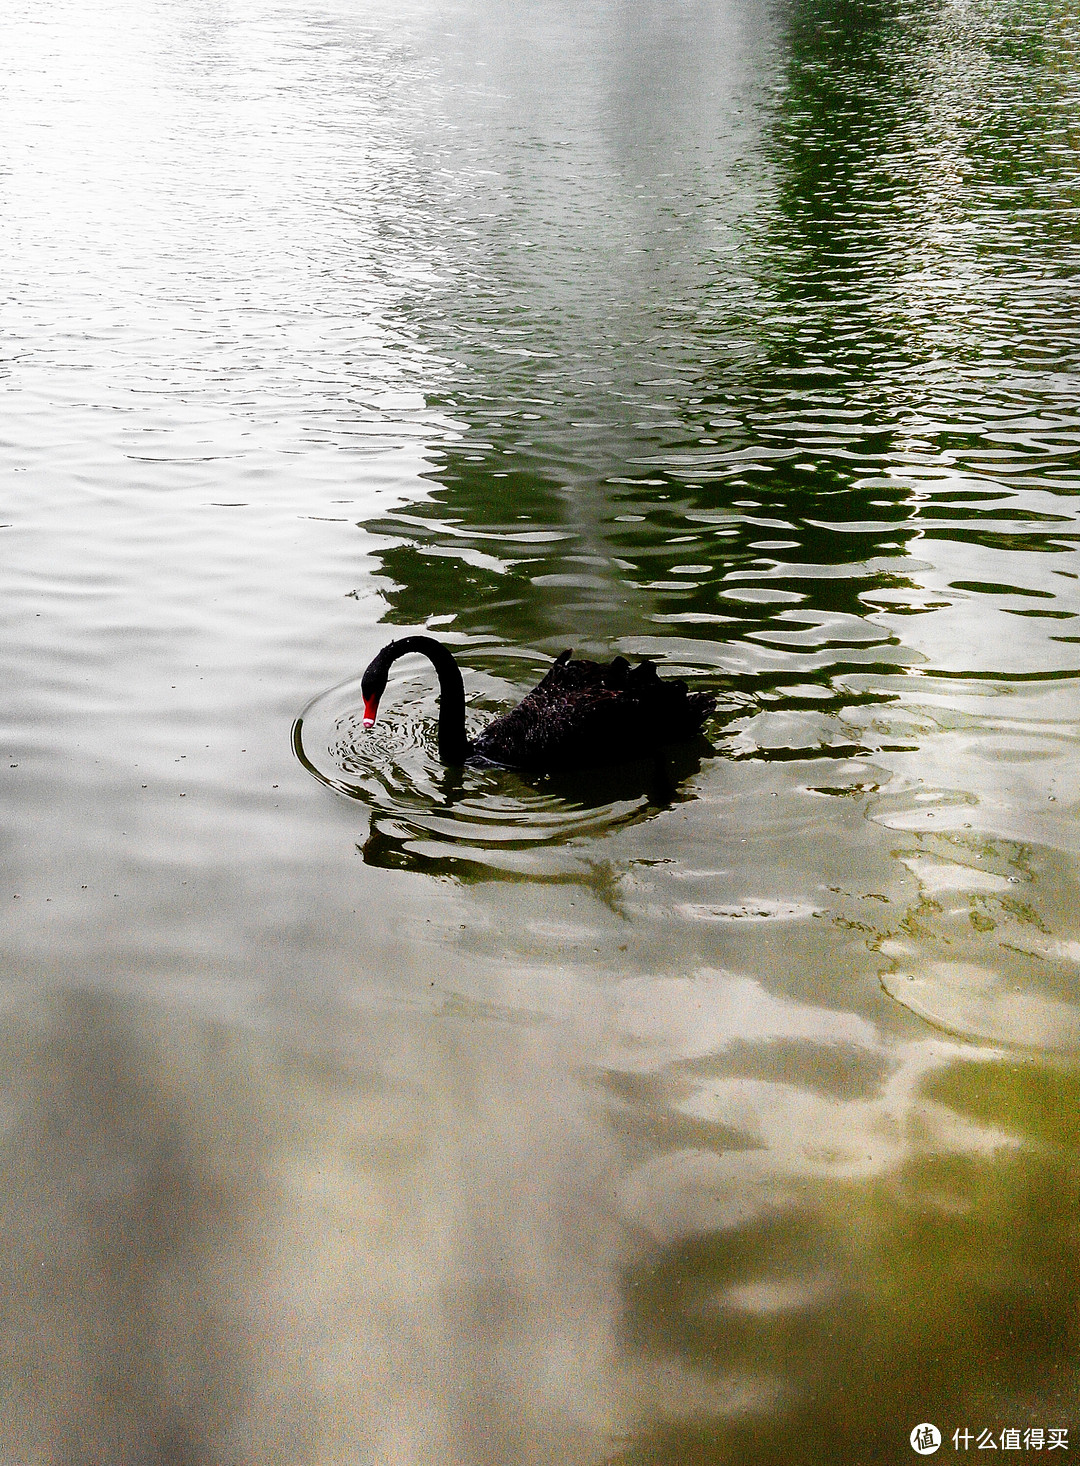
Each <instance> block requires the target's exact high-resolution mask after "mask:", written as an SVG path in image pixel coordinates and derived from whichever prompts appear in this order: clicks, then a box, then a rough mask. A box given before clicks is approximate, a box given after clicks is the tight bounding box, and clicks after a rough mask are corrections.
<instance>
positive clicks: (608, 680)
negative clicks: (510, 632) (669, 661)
mask: <svg viewBox="0 0 1080 1466" xmlns="http://www.w3.org/2000/svg"><path fill="white" fill-rule="evenodd" d="M409 652H420V653H422V654H423V655H424V656H425V657H428V658H429V659H430V660H431V662H432V663H433V664H434V667H435V670H436V672H437V673H438V674H439V757H440V758H441V759H442V761H443V763H444V764H464V763H485V764H502V765H504V766H507V767H509V768H518V769H573V768H587V767H588V766H589V765H590V764H605V763H619V762H621V761H623V760H628V759H634V758H642V757H644V756H646V755H648V754H652V753H655V752H656V751H657V750H658V749H660V748H662V747H663V746H664V744H666V743H677V742H679V741H680V740H682V739H687V738H693V737H694V736H695V734H697V733H700V731H701V725H702V723H703V722H704V721H705V719H706V718H707V717H708V715H709V714H710V713H711V712H712V710H713V705H714V703H715V701H716V699H715V698H714V697H713V696H712V695H711V694H710V693H707V692H688V691H687V687H686V683H685V682H677V681H670V682H663V681H661V679H660V678H659V677H658V676H657V672H656V668H655V667H654V666H653V664H652V662H641V663H640V664H639V665H638V666H636V667H631V665H630V663H629V662H628V661H627V660H626V658H625V657H616V658H615V659H614V661H611V662H586V661H571V658H570V653H569V652H568V651H566V652H563V653H562V655H561V656H559V657H557V658H556V659H555V663H554V665H553V666H552V667H551V669H550V670H549V671H548V673H547V675H546V676H545V677H544V679H543V681H542V682H540V683H539V684H538V685H537V686H536V687H534V688H533V690H532V692H530V693H529V694H528V696H527V697H525V698H524V700H523V701H522V702H520V703H519V704H518V705H517V707H516V708H514V709H512V711H511V712H509V713H506V714H504V716H503V717H501V718H496V719H495V721H494V722H493V723H489V724H488V726H487V727H486V728H485V729H484V731H483V732H482V733H481V734H480V736H479V738H477V739H476V740H475V742H474V741H472V740H470V739H469V738H468V737H467V736H466V733H465V684H464V683H463V682H462V680H461V672H460V670H459V668H458V664H457V662H455V660H454V656H453V653H452V652H451V651H450V649H449V647H445V646H443V644H442V642H440V641H435V639H434V638H433V637H430V636H404V637H402V639H401V640H400V641H392V642H390V643H389V644H388V645H387V646H384V647H383V649H382V651H381V652H380V653H379V654H378V656H377V657H376V658H375V659H374V660H373V661H372V662H371V664H370V665H369V667H368V669H367V671H366V672H365V673H364V676H363V679H362V681H361V683H360V690H361V692H362V693H363V697H364V727H365V728H370V727H371V725H372V724H373V723H374V722H375V717H376V714H377V713H378V710H379V699H380V698H381V697H382V695H383V692H384V691H385V689H386V678H387V674H388V672H389V670H390V666H391V664H392V663H393V662H396V661H397V659H398V657H404V656H407V655H408V653H409Z"/></svg>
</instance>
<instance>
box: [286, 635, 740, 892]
mask: <svg viewBox="0 0 1080 1466" xmlns="http://www.w3.org/2000/svg"><path fill="white" fill-rule="evenodd" d="M414 651H419V652H421V653H422V654H423V655H425V656H427V657H428V658H429V659H430V660H431V661H432V663H433V664H434V666H435V668H436V670H437V672H438V673H439V683H440V706H439V721H438V732H437V743H436V744H435V746H434V747H433V746H432V744H433V739H432V729H431V719H430V715H429V711H428V708H427V706H424V705H422V704H420V703H419V701H418V699H417V698H416V697H415V696H413V697H410V695H409V693H408V691H407V690H403V689H400V688H399V689H397V694H398V695H397V696H395V699H394V702H393V704H392V705H391V707H390V710H389V717H384V718H382V719H380V721H379V723H378V725H376V713H377V711H378V708H379V703H380V699H381V697H382V694H383V692H384V690H385V688H386V685H387V677H388V672H389V668H390V666H391V665H392V664H393V663H394V662H395V661H397V659H398V658H399V657H403V656H405V655H407V654H408V653H409V652H414ZM358 692H359V697H358V696H357V693H358ZM425 701H426V699H425ZM361 702H362V705H363V712H362V714H361V712H360V709H359V704H360V703H361ZM714 705H715V697H714V696H713V694H711V693H704V692H700V693H694V692H690V691H689V690H688V689H687V686H686V683H685V682H682V681H680V680H676V679H665V678H661V677H659V676H658V675H657V672H656V669H655V667H654V666H653V665H652V664H651V663H648V662H643V663H641V664H640V666H638V667H631V666H630V663H629V662H627V661H626V660H625V658H623V657H616V658H615V659H614V660H613V661H612V662H610V663H597V662H590V661H584V660H574V659H571V656H570V653H569V652H565V653H563V655H562V656H560V657H559V658H557V659H556V661H555V662H554V664H553V665H552V666H551V668H550V669H549V671H548V673H547V675H546V676H545V677H544V678H543V680H542V681H541V682H540V684H539V685H538V686H537V687H536V688H534V689H533V691H532V692H530V693H529V694H528V695H527V696H526V697H525V698H524V700H523V701H522V702H521V703H520V704H519V705H518V706H517V707H515V708H514V709H513V710H512V711H511V712H509V713H507V714H504V715H503V716H501V717H497V718H496V719H495V720H494V721H493V722H491V723H489V724H488V725H487V727H486V728H484V729H483V730H482V731H477V732H472V730H470V729H469V727H468V726H467V723H466V706H465V689H464V683H463V681H462V677H461V672H460V670H459V668H458V665H457V663H456V661H455V660H454V657H453V655H452V653H451V652H450V650H449V649H448V648H447V647H445V646H444V645H442V643H440V642H438V641H435V640H434V639H433V638H431V637H423V636H414V637H404V638H402V639H401V640H399V641H394V642H391V643H390V644H389V645H388V646H386V647H384V648H383V650H382V651H381V652H380V653H379V654H378V656H377V657H375V659H374V660H373V661H372V662H371V664H370V665H369V666H368V668H367V670H366V671H365V672H364V674H363V677H362V679H361V680H360V685H359V687H358V686H357V681H356V679H352V680H350V681H349V682H347V683H343V684H342V685H341V686H340V687H337V688H334V689H331V690H330V691H329V692H327V693H324V694H320V695H319V696H318V697H316V698H314V699H313V700H312V702H311V703H309V704H308V706H307V707H306V708H305V709H304V710H303V712H302V713H301V715H300V717H299V718H298V719H297V721H296V723H295V725H294V728H293V745H294V749H295V751H296V755H297V757H298V759H299V760H300V762H301V763H302V764H303V765H304V766H305V767H306V768H307V769H308V770H309V772H311V773H313V774H314V775H315V777H316V778H318V779H319V780H320V781H321V782H322V783H324V784H327V785H328V786H329V787H330V788H332V789H335V790H336V791H337V792H338V793H341V794H345V795H347V796H348V797H350V798H352V799H356V800H357V801H358V802H360V803H363V804H365V805H366V806H367V807H368V809H369V810H370V811H371V828H370V833H369V836H368V839H367V840H366V841H365V842H364V844H363V846H362V847H361V852H362V854H363V858H364V860H365V861H366V862H367V863H368V864H371V865H378V866H390V867H394V868H396V869H418V870H426V871H428V872H429V873H439V872H445V873H449V872H450V871H453V872H455V873H456V874H458V875H459V876H465V875H468V874H470V873H472V874H475V875H527V876H530V877H541V878H542V877H544V876H552V877H555V878H558V877H559V876H560V875H563V874H565V873H567V871H568V870H569V869H570V868H571V867H572V866H576V865H577V864H580V862H579V861H577V860H575V859H574V858H573V856H572V855H571V856H570V859H569V860H568V847H573V846H574V845H575V844H580V843H581V842H582V841H584V840H592V839H593V838H595V837H596V836H597V835H602V834H606V833H609V832H610V831H612V830H614V829H617V828H620V827H622V826H624V825H627V824H636V823H638V822H639V821H641V820H643V819H649V818H651V817H652V816H654V815H655V814H657V813H659V812H660V811H661V810H663V809H666V808H668V807H669V806H670V805H672V804H673V803H675V802H677V801H679V800H680V799H685V798H692V797H693V792H692V791H691V790H686V791H685V792H684V791H683V786H684V785H685V783H686V781H687V780H689V779H691V778H692V777H693V776H694V775H695V774H697V773H698V772H699V771H700V769H701V761H702V759H703V758H705V757H708V756H710V755H711V754H713V752H714V749H713V747H712V745H711V744H710V743H709V742H708V740H707V739H706V738H705V737H704V736H703V734H702V733H701V731H700V730H701V726H702V723H703V722H704V720H705V718H706V717H707V716H708V715H709V713H710V712H711V711H712V710H713V707H714ZM470 721H471V718H470Z"/></svg>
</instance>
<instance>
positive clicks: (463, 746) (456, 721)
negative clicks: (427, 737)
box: [376, 636, 469, 764]
mask: <svg viewBox="0 0 1080 1466" xmlns="http://www.w3.org/2000/svg"><path fill="white" fill-rule="evenodd" d="M410 652H419V653H420V654H421V656H425V657H427V659H428V660H429V661H430V662H431V664H432V666H433V667H434V668H435V671H436V672H437V673H438V674H439V757H440V758H441V759H442V761H443V763H444V764H463V763H464V762H465V760H466V758H467V757H468V754H469V740H468V739H467V738H466V737H465V684H464V682H462V680H461V669H460V668H459V667H458V664H457V662H455V661H454V654H453V652H452V651H451V650H450V648H449V647H446V646H443V644H442V642H441V641H436V640H435V638H434V637H433V636H403V637H402V638H401V640H400V641H392V642H391V643H390V644H389V646H385V647H383V649H382V651H381V652H380V653H379V655H378V657H377V658H376V661H380V662H381V661H383V658H385V662H384V663H383V665H384V666H385V668H386V669H387V670H388V669H389V668H390V666H391V664H392V663H394V662H396V661H397V659H398V657H405V656H408V654H409V653H410Z"/></svg>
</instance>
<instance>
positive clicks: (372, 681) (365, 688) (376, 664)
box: [360, 642, 394, 728]
mask: <svg viewBox="0 0 1080 1466" xmlns="http://www.w3.org/2000/svg"><path fill="white" fill-rule="evenodd" d="M393 645H394V643H393V642H391V643H390V646H391V647H392V646H393ZM388 650H389V648H388V647H384V648H383V650H382V651H381V652H380V653H379V655H378V656H377V657H376V658H375V660H374V661H373V662H372V663H371V664H370V666H369V667H368V669H367V671H366V672H365V673H364V675H363V677H362V678H361V679H360V694H361V696H362V697H363V699H364V727H365V728H370V727H372V726H373V725H374V723H375V719H376V717H377V716H378V713H379V699H380V698H381V697H382V695H383V693H384V692H385V691H386V679H387V676H388V674H389V670H390V659H389V658H387V657H386V656H385V653H386V652H387V651H388Z"/></svg>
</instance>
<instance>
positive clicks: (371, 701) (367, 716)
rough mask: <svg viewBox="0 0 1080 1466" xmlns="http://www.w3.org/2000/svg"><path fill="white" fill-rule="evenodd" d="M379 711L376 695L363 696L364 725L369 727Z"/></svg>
mask: <svg viewBox="0 0 1080 1466" xmlns="http://www.w3.org/2000/svg"><path fill="white" fill-rule="evenodd" d="M378 711H379V699H378V698H377V697H365V698H364V727H365V728H370V727H371V726H372V725H373V724H374V722H375V715H376V713H378Z"/></svg>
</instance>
